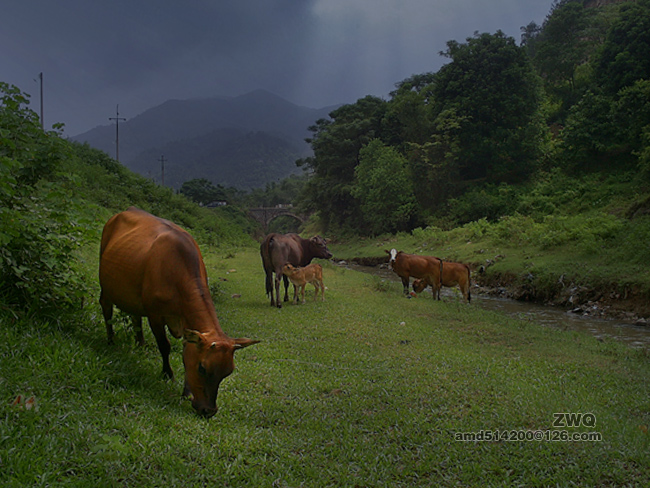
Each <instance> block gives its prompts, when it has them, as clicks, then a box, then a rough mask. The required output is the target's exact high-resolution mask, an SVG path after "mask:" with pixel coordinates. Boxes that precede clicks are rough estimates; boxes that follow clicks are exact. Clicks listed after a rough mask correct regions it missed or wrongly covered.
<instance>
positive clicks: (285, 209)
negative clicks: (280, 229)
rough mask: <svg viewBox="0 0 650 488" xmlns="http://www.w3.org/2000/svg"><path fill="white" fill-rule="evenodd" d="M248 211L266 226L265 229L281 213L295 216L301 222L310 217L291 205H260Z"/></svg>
mask: <svg viewBox="0 0 650 488" xmlns="http://www.w3.org/2000/svg"><path fill="white" fill-rule="evenodd" d="M248 213H249V214H250V216H251V217H253V218H254V219H255V220H257V221H258V222H259V223H260V224H262V225H263V226H264V229H265V230H266V229H268V228H269V224H270V223H271V222H272V221H273V220H274V219H276V218H278V217H280V216H281V215H287V216H289V217H293V218H294V219H296V220H297V221H299V222H300V223H301V224H302V223H304V222H305V220H307V218H308V217H309V216H308V215H301V214H298V213H297V212H295V211H294V210H293V207H291V206H289V205H277V206H275V207H259V208H251V209H250V210H249V211H248Z"/></svg>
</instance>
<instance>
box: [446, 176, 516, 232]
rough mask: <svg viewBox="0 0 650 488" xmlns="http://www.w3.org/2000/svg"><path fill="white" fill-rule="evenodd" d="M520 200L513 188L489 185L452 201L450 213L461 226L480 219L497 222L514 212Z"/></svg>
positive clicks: (505, 185) (450, 202)
mask: <svg viewBox="0 0 650 488" xmlns="http://www.w3.org/2000/svg"><path fill="white" fill-rule="evenodd" d="M518 198H519V196H518V192H517V190H516V189H515V188H514V187H513V186H510V185H507V184H502V185H499V186H497V185H487V186H485V187H483V188H479V189H474V190H470V191H468V192H467V193H465V194H464V195H462V196H460V197H458V198H454V199H452V200H450V201H449V204H448V205H449V209H450V210H449V213H450V215H451V216H452V217H454V218H455V220H456V221H457V222H458V223H460V224H464V223H467V222H472V221H476V220H480V219H487V220H489V221H496V220H498V219H499V218H500V217H502V216H504V215H510V214H511V213H512V212H513V211H514V209H515V208H516V202H517V199H518Z"/></svg>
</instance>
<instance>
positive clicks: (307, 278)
mask: <svg viewBox="0 0 650 488" xmlns="http://www.w3.org/2000/svg"><path fill="white" fill-rule="evenodd" d="M282 274H284V275H285V276H287V277H288V278H289V281H291V283H293V287H294V288H293V303H294V304H296V303H298V288H300V289H301V293H302V303H305V288H306V287H307V283H311V284H312V285H314V287H316V291H315V293H314V300H316V299H317V298H318V289H319V288H320V290H321V300H325V287H324V286H323V267H322V266H321V265H320V264H316V263H312V264H310V265H308V266H305V267H304V268H296V267H294V266H293V265H291V264H289V263H287V264H285V265H284V267H283V268H282Z"/></svg>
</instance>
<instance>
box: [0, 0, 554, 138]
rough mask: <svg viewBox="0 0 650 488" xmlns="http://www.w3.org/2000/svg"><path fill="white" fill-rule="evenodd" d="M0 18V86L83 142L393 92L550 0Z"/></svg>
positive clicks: (109, 7)
mask: <svg viewBox="0 0 650 488" xmlns="http://www.w3.org/2000/svg"><path fill="white" fill-rule="evenodd" d="M7 3H9V4H10V5H4V6H3V9H2V10H3V12H2V17H1V18H0V45H2V46H3V47H4V48H3V49H2V51H0V81H5V82H8V83H11V84H15V85H17V86H18V87H19V88H21V89H22V90H23V91H25V92H27V93H30V94H32V95H33V97H32V100H33V108H36V106H37V105H38V84H37V83H36V82H35V81H34V79H35V78H37V76H38V73H39V72H43V73H44V80H45V96H44V99H45V122H46V125H47V126H48V127H49V126H51V124H53V123H55V122H64V123H65V124H66V133H67V134H69V135H75V134H77V133H80V132H83V131H85V130H88V129H90V128H92V127H94V126H96V125H103V124H106V123H108V117H110V116H112V115H114V113H115V106H116V104H118V103H119V104H120V112H121V115H123V116H125V117H134V116H135V115H137V114H138V113H141V112H142V111H144V110H146V109H147V108H150V107H152V106H155V105H157V104H159V103H162V102H164V101H165V100H168V99H170V98H192V97H207V96H218V95H227V96H232V95H238V94H241V93H245V92H248V91H251V90H254V89H258V88H264V89H267V90H269V91H271V92H274V93H276V94H278V95H280V96H282V97H285V98H286V99H288V100H290V101H292V102H294V103H297V104H300V105H306V106H310V107H322V106H327V105H333V104H337V103H348V102H352V101H354V100H356V99H357V98H360V97H363V96H365V95H368V94H372V95H377V96H386V95H387V93H388V92H389V91H391V90H392V88H393V85H394V83H396V82H398V81H401V80H403V79H404V78H406V77H408V76H410V75H412V74H414V73H422V72H427V71H436V70H437V69H439V67H440V66H441V65H442V63H443V62H444V61H445V60H444V59H442V58H441V57H440V56H439V55H438V52H439V51H441V50H444V49H445V48H446V42H447V41H448V40H451V39H455V40H459V41H463V40H464V39H465V38H467V37H469V36H471V35H472V34H473V33H474V32H475V31H479V32H495V31H496V30H498V29H501V30H503V31H504V32H505V33H506V34H508V35H511V36H513V37H515V38H516V39H517V40H519V35H520V32H519V28H520V27H521V26H523V25H526V24H528V23H529V22H531V21H535V22H537V23H541V22H542V21H543V20H544V17H545V16H546V14H547V13H548V11H549V10H550V7H551V5H552V0H548V1H547V2H538V1H535V0H494V1H492V2H486V1H484V0H483V1H481V0H219V1H217V0H212V1H210V0H187V1H185V2H161V1H160V0H158V1H156V0H137V1H133V0H112V1H110V2H93V1H88V0H61V1H58V2H52V1H51V0H24V1H22V2H7Z"/></svg>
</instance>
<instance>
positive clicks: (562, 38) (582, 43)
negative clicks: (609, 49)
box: [533, 0, 592, 90]
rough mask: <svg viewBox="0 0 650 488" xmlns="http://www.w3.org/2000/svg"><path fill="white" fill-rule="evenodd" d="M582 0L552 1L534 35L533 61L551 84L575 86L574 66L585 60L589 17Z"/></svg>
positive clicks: (571, 88)
mask: <svg viewBox="0 0 650 488" xmlns="http://www.w3.org/2000/svg"><path fill="white" fill-rule="evenodd" d="M587 12H588V11H587V10H586V9H585V7H584V6H583V2H582V1H581V0H562V1H557V0H556V1H555V3H554V4H553V6H552V7H551V12H550V13H549V15H548V16H547V17H546V20H545V21H544V24H543V25H542V29H541V31H540V33H539V34H538V35H537V36H536V38H535V42H534V47H535V52H534V56H533V62H534V63H535V66H536V67H537V69H538V70H539V73H540V74H541V75H542V77H543V78H544V80H545V81H546V82H547V83H548V84H549V85H551V86H558V85H563V84H565V83H566V84H568V85H569V89H570V90H573V88H574V85H575V83H574V75H575V71H576V68H577V67H578V66H579V65H580V64H582V63H584V62H585V61H586V60H587V52H588V49H590V46H591V45H592V43H591V42H590V39H589V38H588V37H587V36H586V31H587V27H588V25H589V18H588V15H587Z"/></svg>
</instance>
